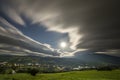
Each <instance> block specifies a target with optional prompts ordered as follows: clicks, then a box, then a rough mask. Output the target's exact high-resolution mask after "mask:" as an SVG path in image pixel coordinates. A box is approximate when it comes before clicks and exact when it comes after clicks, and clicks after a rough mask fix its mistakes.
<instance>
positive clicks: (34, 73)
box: [28, 68, 39, 76]
mask: <svg viewBox="0 0 120 80" xmlns="http://www.w3.org/2000/svg"><path fill="white" fill-rule="evenodd" d="M28 72H29V73H30V74H31V75H32V76H35V75H36V74H37V73H38V72H39V70H38V69H36V68H32V69H29V70H28Z"/></svg>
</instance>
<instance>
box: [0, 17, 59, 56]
mask: <svg viewBox="0 0 120 80" xmlns="http://www.w3.org/2000/svg"><path fill="white" fill-rule="evenodd" d="M0 53H1V54H2V53H8V54H9V53H12V55H13V54H15V53H16V55H40V56H58V55H60V54H59V53H58V52H57V51H55V50H54V49H52V48H51V47H50V46H49V45H48V44H42V43H39V42H37V41H34V40H33V39H31V38H29V37H27V36H25V35H24V34H22V33H21V32H20V31H19V30H18V29H16V28H15V27H14V26H12V25H11V24H9V23H8V22H7V21H6V20H4V19H3V18H0ZM17 53H18V54H17ZM27 53H31V54H27Z"/></svg>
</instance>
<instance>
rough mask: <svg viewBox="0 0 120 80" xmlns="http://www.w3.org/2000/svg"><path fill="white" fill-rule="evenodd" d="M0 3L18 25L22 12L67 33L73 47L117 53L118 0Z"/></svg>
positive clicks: (119, 28)
mask: <svg viewBox="0 0 120 80" xmlns="http://www.w3.org/2000/svg"><path fill="white" fill-rule="evenodd" d="M0 5H1V6H0V7H1V12H3V13H4V14H7V15H8V16H9V17H10V18H11V19H12V20H13V21H15V22H16V23H18V24H20V25H25V23H24V21H23V20H22V18H21V15H24V16H26V17H27V18H29V19H30V20H31V21H32V23H31V24H35V23H42V24H43V25H45V27H46V28H47V29H48V31H56V32H61V33H68V35H69V37H70V40H69V41H70V43H71V48H72V49H75V48H76V50H78V49H87V50H88V51H90V52H94V53H105V54H109V53H108V52H110V51H111V52H113V54H112V55H114V54H117V55H118V56H119V55H120V54H118V53H119V52H120V36H119V34H120V22H119V19H120V12H119V7H120V5H119V0H92V1H91V0H19V1H14V0H10V1H7V0H1V3H0ZM12 15H14V16H12ZM11 16H12V17H11Z"/></svg>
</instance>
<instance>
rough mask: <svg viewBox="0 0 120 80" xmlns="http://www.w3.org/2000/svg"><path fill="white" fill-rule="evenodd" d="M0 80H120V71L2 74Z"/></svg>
mask: <svg viewBox="0 0 120 80" xmlns="http://www.w3.org/2000/svg"><path fill="white" fill-rule="evenodd" d="M0 80H120V70H113V71H96V70H90V71H71V72H62V73H47V74H44V73H42V74H37V75H36V76H31V75H30V74H27V73H16V74H0Z"/></svg>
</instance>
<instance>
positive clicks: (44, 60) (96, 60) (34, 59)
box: [0, 54, 120, 66]
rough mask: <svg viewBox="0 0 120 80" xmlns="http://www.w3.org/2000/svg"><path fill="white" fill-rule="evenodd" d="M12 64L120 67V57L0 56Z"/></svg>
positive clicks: (1, 59)
mask: <svg viewBox="0 0 120 80" xmlns="http://www.w3.org/2000/svg"><path fill="white" fill-rule="evenodd" d="M3 61H6V62H10V63H22V64H27V63H40V64H50V65H54V64H55V65H65V66H77V65H86V64H87V65H98V66H99V65H118V66H120V57H115V56H109V55H104V54H81V55H78V56H76V57H71V58H68V57H67V58H55V57H54V58H53V57H39V56H11V55H0V62H3Z"/></svg>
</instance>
